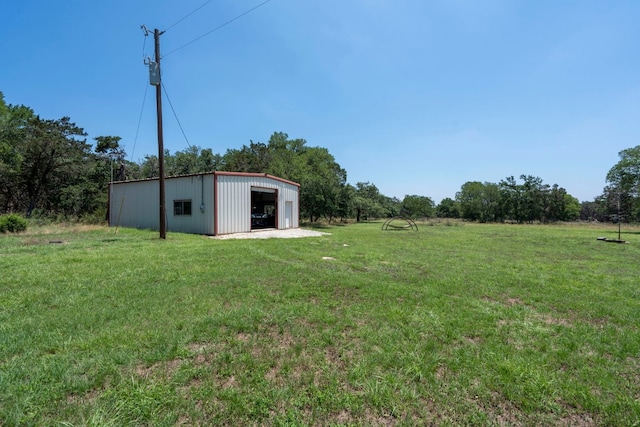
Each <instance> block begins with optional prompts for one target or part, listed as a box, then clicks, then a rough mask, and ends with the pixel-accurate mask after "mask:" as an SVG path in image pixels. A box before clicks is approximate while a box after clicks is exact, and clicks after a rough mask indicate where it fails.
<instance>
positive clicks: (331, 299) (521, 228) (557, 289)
mask: <svg viewBox="0 0 640 427" xmlns="http://www.w3.org/2000/svg"><path fill="white" fill-rule="evenodd" d="M380 226H381V223H369V224H357V225H349V226H333V227H326V228H322V229H321V231H327V232H329V233H331V235H326V236H322V237H312V238H301V239H266V240H216V239H211V238H207V237H203V236H197V235H184V234H177V233H169V235H168V239H167V240H166V241H162V240H160V239H158V235H157V233H156V232H151V231H139V230H130V229H120V230H119V231H118V233H115V230H114V229H107V228H99V227H97V228H88V229H78V228H77V227H60V228H59V229H42V228H37V227H36V228H33V229H31V230H29V231H28V232H27V233H26V234H21V235H17V236H15V235H3V236H0V425H48V424H56V423H65V424H66V425H114V426H115V425H141V424H146V425H194V424H201V425H207V424H227V425H247V424H261V425H264V424H267V425H282V424H305V425H415V424H438V425H458V424H486V425H491V424H498V425H500V424H502V425H505V424H516V425H518V424H519V425H531V424H538V425H633V424H634V423H637V422H639V421H640V400H639V399H640V374H638V372H640V330H639V327H638V319H639V318H640V286H639V283H640V280H639V279H640V274H639V273H640V266H639V265H638V260H639V259H640V250H639V249H638V247H639V246H640V229H638V228H632V227H628V228H627V230H626V231H625V232H624V233H623V235H622V238H623V239H625V240H627V241H629V244H611V243H605V242H600V241H597V240H596V237H598V236H601V235H608V236H609V237H610V238H616V237H617V233H616V232H617V230H611V229H608V228H602V227H601V228H596V227H590V226H576V225H566V226H560V225H550V226H541V225H509V224H499V225H489V224H469V223H457V222H444V221H443V222H431V223H422V224H419V226H420V230H419V231H418V232H412V231H382V230H381V229H380ZM52 241H61V242H62V243H49V242H52Z"/></svg>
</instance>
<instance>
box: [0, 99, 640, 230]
mask: <svg viewBox="0 0 640 427" xmlns="http://www.w3.org/2000/svg"><path fill="white" fill-rule="evenodd" d="M86 136H87V134H86V133H85V132H84V129H82V128H81V127H79V126H77V125H76V124H75V123H73V122H72V121H71V120H70V118H69V117H63V118H61V119H57V120H48V119H42V118H41V117H40V116H38V115H36V114H35V112H34V111H33V110H32V109H30V108H28V107H26V106H24V105H10V104H6V103H5V102H4V97H3V95H2V92H0V214H7V213H20V214H22V215H24V216H25V217H34V216H36V217H54V218H74V219H87V218H89V219H93V220H96V221H100V220H104V217H105V214H106V207H107V206H106V205H107V189H108V185H109V182H110V181H123V180H134V179H145V178H155V177H158V175H159V167H158V157H157V156H155V155H146V156H145V157H144V158H143V159H142V160H141V161H139V162H132V161H128V160H126V153H125V151H124V150H123V148H122V147H121V145H120V141H121V139H120V137H117V136H99V137H96V138H94V142H93V144H90V143H88V142H87V140H86ZM620 156H621V160H620V162H619V163H618V164H616V165H615V166H614V167H613V168H612V169H611V171H610V172H609V174H608V175H607V183H608V186H607V187H605V189H604V191H603V193H602V195H601V196H598V197H596V198H595V199H594V201H592V202H582V203H580V202H579V201H578V200H577V199H576V198H575V197H573V196H571V195H570V194H568V193H567V191H566V190H565V189H564V188H561V187H559V186H558V185H557V184H553V185H548V184H545V183H543V180H542V179H541V178H539V177H535V176H531V175H521V176H520V182H519V181H518V180H516V179H515V178H514V177H513V176H510V177H507V178H505V179H503V180H502V181H500V182H499V183H489V182H477V181H472V182H466V183H465V184H463V185H462V187H461V188H460V191H459V192H457V193H456V195H455V198H454V199H451V198H446V199H444V200H442V201H441V202H440V204H438V205H436V204H435V203H434V202H433V200H432V199H431V198H429V197H427V196H424V195H406V196H405V197H404V198H403V199H402V200H400V199H398V198H395V197H388V196H385V195H383V194H382V193H380V191H379V189H378V188H377V187H376V186H375V185H374V184H373V183H371V182H358V183H356V184H355V185H352V184H350V183H348V182H347V171H346V170H345V169H343V168H342V167H341V166H340V165H339V164H338V162H337V161H336V159H335V158H334V157H333V155H332V154H331V153H330V152H329V151H328V150H327V149H326V148H322V147H314V146H309V145H308V144H307V141H306V140H304V139H290V138H289V136H288V135H287V134H286V133H283V132H275V133H274V134H272V135H271V137H270V138H269V140H268V141H267V142H266V143H262V142H253V141H250V142H249V143H248V144H246V145H243V146H242V147H241V148H238V149H228V150H227V151H226V152H225V153H224V154H219V153H214V152H213V151H212V150H211V149H209V148H201V147H198V146H189V147H188V148H186V149H184V150H182V151H177V152H175V153H173V154H172V153H170V152H169V151H165V156H164V157H165V174H166V175H167V176H176V175H185V174H195V173H205V172H212V171H217V170H218V171H236V172H257V173H269V174H272V175H275V176H279V177H281V178H285V179H288V180H291V181H295V182H298V183H299V184H300V212H301V216H302V217H303V218H305V219H308V220H309V221H311V222H314V221H317V220H318V219H320V218H323V219H325V220H326V221H328V222H333V221H336V220H346V219H356V220H357V221H361V220H366V219H369V218H387V217H394V216H404V217H411V218H431V217H435V216H438V217H443V218H462V219H466V220H470V221H480V222H500V221H515V222H552V221H571V220H576V219H579V218H581V219H596V220H600V221H606V220H619V219H623V220H635V221H637V220H640V191H639V188H640V146H639V147H635V148H631V149H628V150H624V151H623V152H621V153H620ZM618 204H620V206H621V210H620V211H619V210H618ZM619 212H624V213H625V214H624V215H619Z"/></svg>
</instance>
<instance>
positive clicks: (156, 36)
mask: <svg viewBox="0 0 640 427" xmlns="http://www.w3.org/2000/svg"><path fill="white" fill-rule="evenodd" d="M161 34H162V32H160V30H158V29H157V28H156V29H155V30H154V31H153V40H154V42H155V62H156V67H157V72H158V80H157V82H156V84H155V87H156V111H157V116H158V169H159V174H160V177H159V183H160V238H161V239H166V238H167V216H166V205H165V198H164V136H163V133H162V87H161V86H162V77H161V73H160V35H161ZM152 84H153V83H152Z"/></svg>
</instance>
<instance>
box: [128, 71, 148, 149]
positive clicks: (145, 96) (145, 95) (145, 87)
mask: <svg viewBox="0 0 640 427" xmlns="http://www.w3.org/2000/svg"><path fill="white" fill-rule="evenodd" d="M145 83H146V82H145ZM148 91H149V85H148V84H145V85H144V98H142V107H140V117H138V127H137V128H136V137H135V138H134V140H133V148H132V149H131V160H130V161H133V153H134V152H135V151H136V143H137V142H138V134H139V133H140V123H142V113H143V112H144V104H145V101H146V100H147V92H148Z"/></svg>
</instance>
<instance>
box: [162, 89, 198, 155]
mask: <svg viewBox="0 0 640 427" xmlns="http://www.w3.org/2000/svg"><path fill="white" fill-rule="evenodd" d="M160 84H161V85H162V90H163V91H164V95H165V96H166V97H167V101H169V106H170V107H171V111H173V116H174V117H175V118H176V122H178V127H179V128H180V131H181V132H182V136H183V137H184V140H185V141H187V146H189V148H191V144H190V143H189V140H188V139H187V135H186V134H185V133H184V129H183V128H182V124H181V123H180V119H178V115H177V114H176V110H174V108H173V104H172V103H171V99H170V98H169V94H168V93H167V88H166V87H164V83H163V82H162V80H161V81H160Z"/></svg>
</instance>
